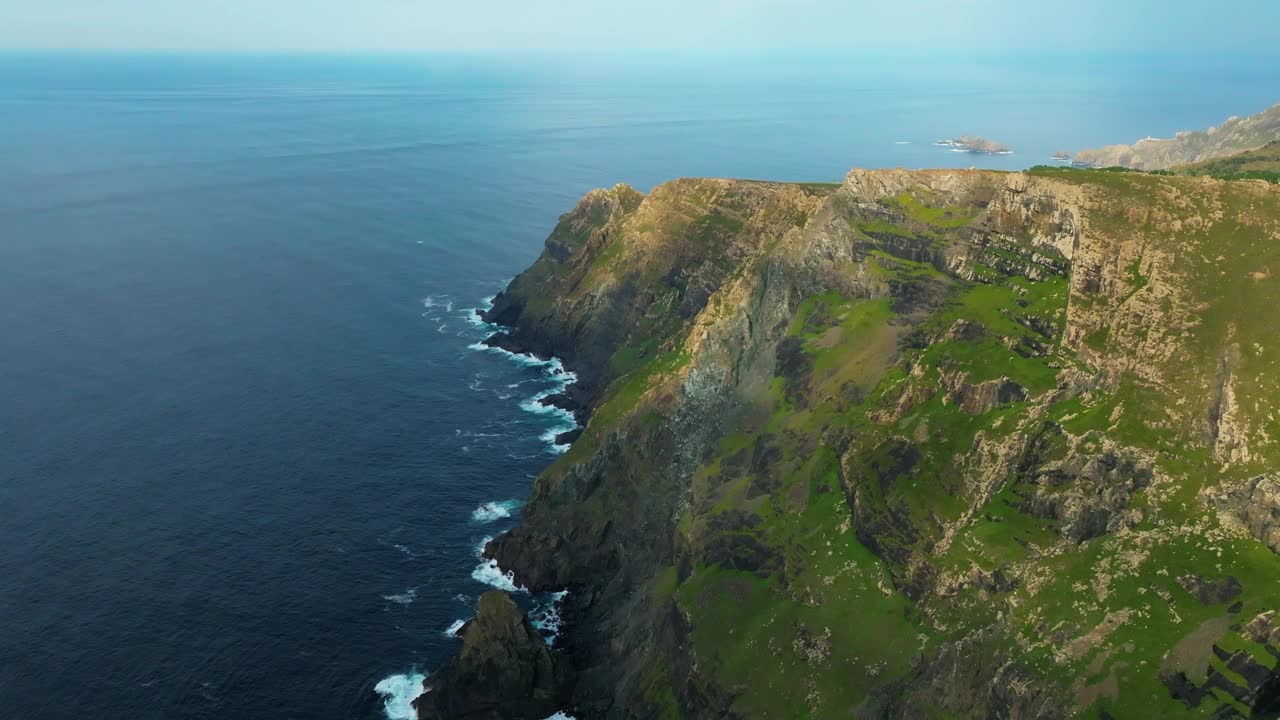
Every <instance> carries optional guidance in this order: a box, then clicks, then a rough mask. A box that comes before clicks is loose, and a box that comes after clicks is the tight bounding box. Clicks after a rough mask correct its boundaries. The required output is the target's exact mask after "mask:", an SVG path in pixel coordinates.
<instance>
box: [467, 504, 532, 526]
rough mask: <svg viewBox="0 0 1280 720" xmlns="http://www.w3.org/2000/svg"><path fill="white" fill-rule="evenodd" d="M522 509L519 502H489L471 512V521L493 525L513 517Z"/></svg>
mask: <svg viewBox="0 0 1280 720" xmlns="http://www.w3.org/2000/svg"><path fill="white" fill-rule="evenodd" d="M519 507H520V501H519V500H502V501H499V502H487V503H484V504H483V505H481V506H480V507H478V508H476V509H475V510H473V511H471V520H472V521H473V522H479V523H491V522H495V521H497V520H502V519H504V518H509V517H511V513H512V512H513V511H514V510H516V509H518V508H519Z"/></svg>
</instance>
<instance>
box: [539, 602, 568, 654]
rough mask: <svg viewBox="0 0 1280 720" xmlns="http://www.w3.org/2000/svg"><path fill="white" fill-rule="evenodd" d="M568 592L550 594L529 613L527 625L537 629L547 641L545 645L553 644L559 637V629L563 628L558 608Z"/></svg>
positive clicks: (562, 620)
mask: <svg viewBox="0 0 1280 720" xmlns="http://www.w3.org/2000/svg"><path fill="white" fill-rule="evenodd" d="M568 595H569V591H568V590H561V591H560V592H555V593H551V594H550V595H547V596H546V597H545V598H543V599H542V601H541V602H539V603H538V604H537V605H536V606H535V607H534V608H533V610H532V611H531V612H530V613H529V624H531V625H533V626H534V627H535V628H537V629H538V630H539V631H540V632H541V633H542V635H543V636H544V637H545V638H546V639H547V644H548V645H550V644H554V643H555V641H556V638H558V637H560V629H561V628H562V627H564V619H563V618H561V617H560V607H561V605H562V604H563V603H564V599H565V597H567V596H568Z"/></svg>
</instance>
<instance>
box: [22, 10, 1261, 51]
mask: <svg viewBox="0 0 1280 720" xmlns="http://www.w3.org/2000/svg"><path fill="white" fill-rule="evenodd" d="M0 47H9V48H166V49H191V50H209V49H229V50H264V49H301V50H367V49H377V50H492V49H539V50H555V49H565V50H581V49H590V50H615V49H616V50H624V49H700V50H711V51H729V50H751V49H800V48H815V49H841V50H851V51H857V50H884V49H893V48H898V49H908V50H912V49H918V48H921V47H930V48H939V49H965V50H983V49H989V50H995V51H999V50H1009V49H1046V50H1068V49H1071V48H1073V47H1077V48H1082V49H1088V50H1124V49H1134V50H1167V49H1183V50H1190V51H1212V50H1243V51H1246V52H1273V51H1274V49H1275V48H1276V47H1280V0H1218V1H1211V0H883V1H882V2H863V1H861V0H630V1H627V0H622V1H618V0H555V1H544V0H460V1H457V2H443V1H441V0H0Z"/></svg>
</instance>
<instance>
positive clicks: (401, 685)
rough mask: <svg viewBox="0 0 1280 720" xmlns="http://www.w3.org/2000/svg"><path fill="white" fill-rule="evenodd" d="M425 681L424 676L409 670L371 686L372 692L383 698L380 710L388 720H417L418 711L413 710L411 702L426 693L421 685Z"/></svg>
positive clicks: (425, 677)
mask: <svg viewBox="0 0 1280 720" xmlns="http://www.w3.org/2000/svg"><path fill="white" fill-rule="evenodd" d="M426 679H427V676H426V675H423V674H422V673H420V672H417V671H416V670H410V671H409V672H407V673H405V674H403V675H391V676H388V677H385V678H383V679H381V680H379V681H378V684H377V685H374V686H373V690H374V692H376V693H378V694H379V695H381V696H383V698H385V699H384V700H383V701H382V709H383V710H384V711H385V712H386V714H387V718H388V720H417V718H418V711H417V710H416V709H414V707H413V701H414V700H415V699H416V698H417V697H418V696H419V695H421V694H422V693H423V692H425V691H426V688H425V687H424V686H423V684H422V683H423V681H424V680H426Z"/></svg>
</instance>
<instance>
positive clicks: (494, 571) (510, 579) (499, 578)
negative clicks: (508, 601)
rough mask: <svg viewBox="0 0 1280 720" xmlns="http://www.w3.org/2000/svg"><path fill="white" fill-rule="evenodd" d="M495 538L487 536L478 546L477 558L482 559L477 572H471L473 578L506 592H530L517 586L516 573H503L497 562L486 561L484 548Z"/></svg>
mask: <svg viewBox="0 0 1280 720" xmlns="http://www.w3.org/2000/svg"><path fill="white" fill-rule="evenodd" d="M492 539H493V537H492V536H489V535H486V536H485V537H484V539H483V540H481V541H480V544H479V545H477V546H476V557H478V558H480V564H479V565H477V566H476V569H475V570H472V571H471V578H472V579H473V580H476V581H478V582H482V583H484V584H485V585H489V586H491V587H496V588H498V589H499V590H506V591H507V592H509V593H523V592H528V590H525V589H524V588H522V587H520V586H519V585H517V584H516V576H515V573H512V572H502V568H500V567H498V561H497V560H490V559H486V558H485V556H484V546H485V545H488V544H489V541H490V540H492Z"/></svg>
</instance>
